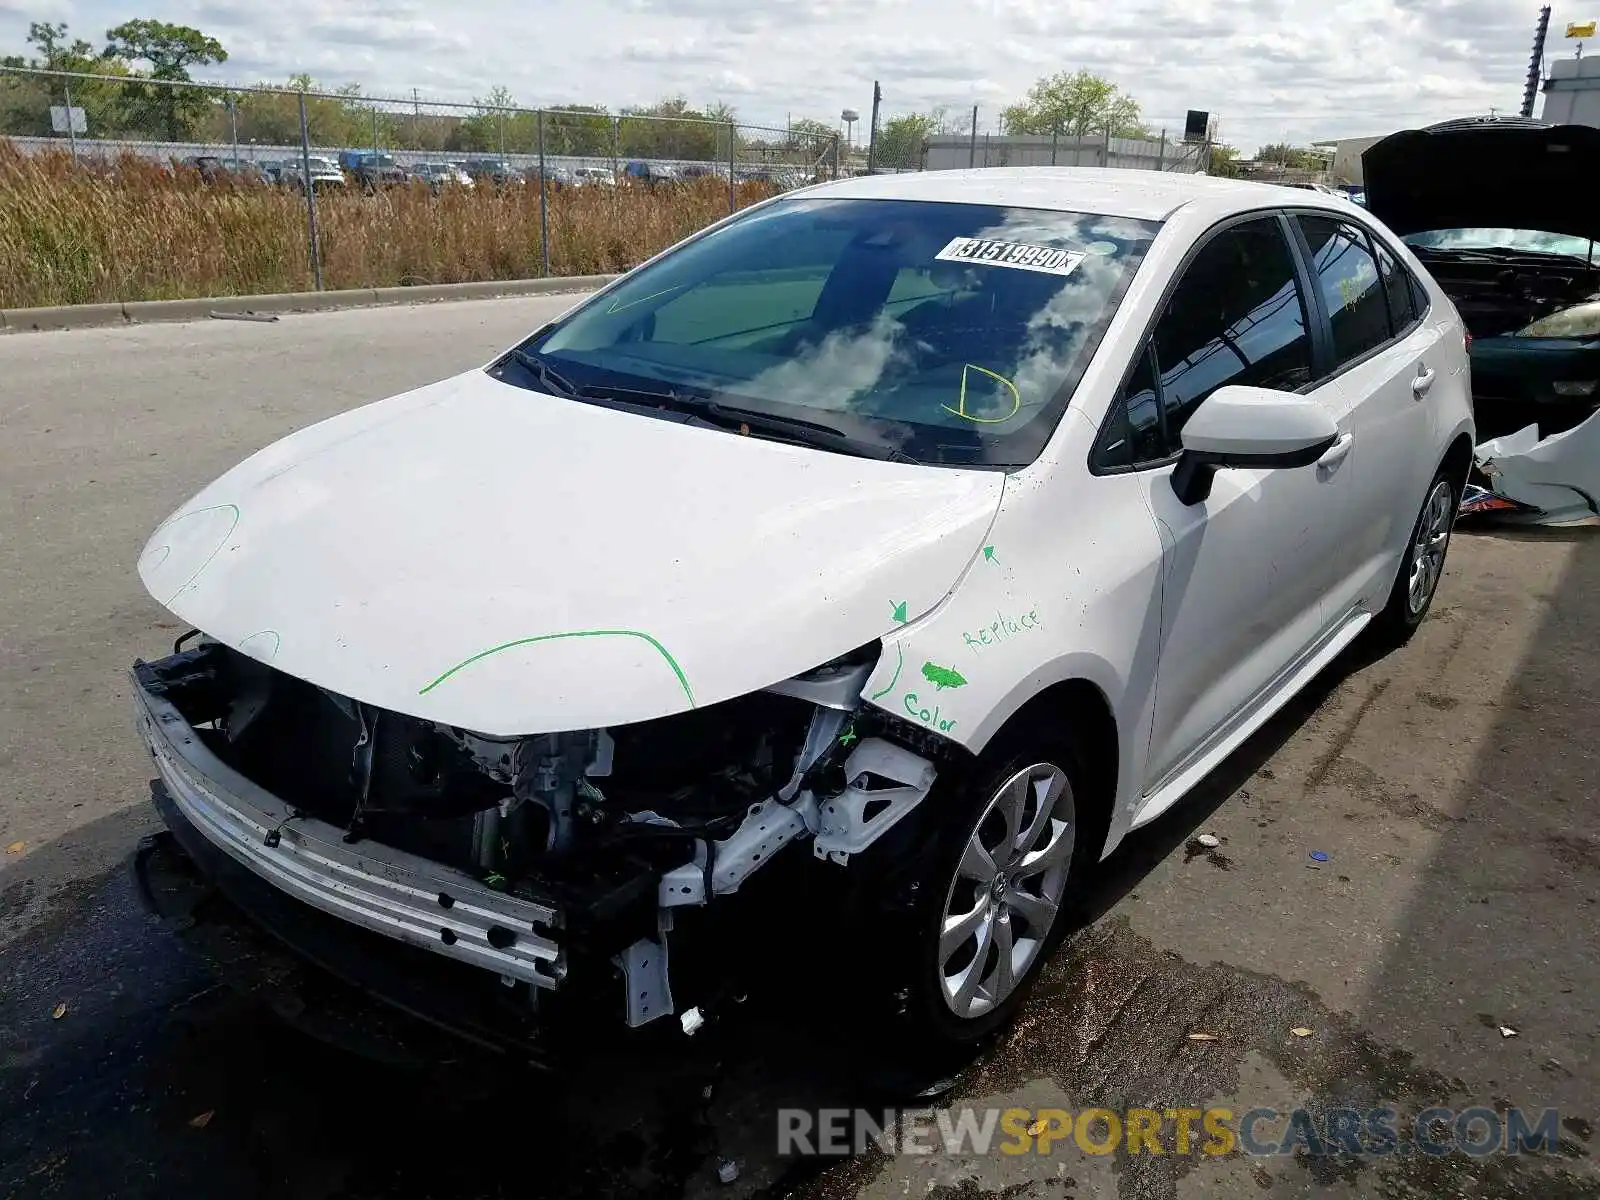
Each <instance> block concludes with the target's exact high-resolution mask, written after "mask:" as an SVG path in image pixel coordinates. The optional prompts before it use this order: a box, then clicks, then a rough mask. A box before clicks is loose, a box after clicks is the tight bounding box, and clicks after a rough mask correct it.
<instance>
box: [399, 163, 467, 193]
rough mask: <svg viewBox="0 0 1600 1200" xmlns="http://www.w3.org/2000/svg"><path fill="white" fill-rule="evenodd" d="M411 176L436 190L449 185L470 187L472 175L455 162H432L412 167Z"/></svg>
mask: <svg viewBox="0 0 1600 1200" xmlns="http://www.w3.org/2000/svg"><path fill="white" fill-rule="evenodd" d="M411 178H412V179H415V180H416V181H417V182H418V183H425V184H427V185H428V186H429V187H430V188H432V189H433V190H434V191H435V192H439V191H442V190H443V189H445V188H447V187H464V188H470V187H471V186H472V185H473V184H472V176H470V175H468V174H467V173H466V172H465V171H463V170H462V169H461V168H460V167H458V166H456V165H455V163H446V162H431V163H426V162H425V163H417V164H416V165H415V166H413V167H412V168H411Z"/></svg>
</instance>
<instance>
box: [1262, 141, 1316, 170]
mask: <svg viewBox="0 0 1600 1200" xmlns="http://www.w3.org/2000/svg"><path fill="white" fill-rule="evenodd" d="M1256 161H1257V162H1263V163H1275V164H1276V165H1278V166H1280V167H1287V168H1289V169H1290V170H1294V171H1314V170H1316V169H1317V168H1318V167H1320V166H1322V165H1323V159H1322V156H1321V155H1320V154H1318V153H1317V152H1316V151H1315V150H1306V149H1302V148H1301V147H1299V146H1291V145H1289V143H1287V142H1272V143H1270V144H1268V145H1265V146H1263V147H1261V149H1259V150H1257V151H1256Z"/></svg>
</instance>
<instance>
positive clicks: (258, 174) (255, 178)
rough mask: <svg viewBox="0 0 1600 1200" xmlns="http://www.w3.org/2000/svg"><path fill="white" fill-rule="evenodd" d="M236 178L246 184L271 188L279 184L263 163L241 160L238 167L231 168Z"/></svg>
mask: <svg viewBox="0 0 1600 1200" xmlns="http://www.w3.org/2000/svg"><path fill="white" fill-rule="evenodd" d="M229 169H230V170H231V171H232V172H233V175H234V178H236V179H238V180H240V181H242V182H246V183H259V184H263V185H267V186H270V185H272V184H274V183H276V182H277V180H276V179H275V178H273V175H272V173H271V172H270V171H268V170H267V169H266V167H265V166H264V165H263V164H262V163H258V162H250V161H249V160H241V161H240V162H239V164H238V166H230V168H229Z"/></svg>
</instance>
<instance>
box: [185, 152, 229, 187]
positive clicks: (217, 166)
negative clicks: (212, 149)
mask: <svg viewBox="0 0 1600 1200" xmlns="http://www.w3.org/2000/svg"><path fill="white" fill-rule="evenodd" d="M178 165H179V166H181V167H188V168H190V169H191V170H194V171H198V172H199V173H200V178H201V179H203V180H205V181H206V182H207V183H215V182H216V181H217V180H218V179H220V178H222V177H223V176H225V175H227V174H228V168H227V167H226V166H225V165H223V161H222V159H221V158H219V157H217V156H216V155H215V154H191V155H189V156H188V157H186V158H182V159H179V160H178Z"/></svg>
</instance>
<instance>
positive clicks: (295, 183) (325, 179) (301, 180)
mask: <svg viewBox="0 0 1600 1200" xmlns="http://www.w3.org/2000/svg"><path fill="white" fill-rule="evenodd" d="M307 172H309V173H310V181H311V186H312V188H314V189H315V190H316V191H319V192H321V191H326V190H328V189H329V188H342V187H344V186H345V185H346V183H347V180H346V179H345V174H344V172H343V171H341V170H340V169H339V164H338V163H336V162H334V160H333V159H331V158H325V157H323V156H322V155H320V154H313V155H311V156H310V157H309V158H286V159H284V160H283V162H282V163H281V164H280V165H279V167H278V182H279V183H281V184H283V185H284V186H285V187H291V188H294V189H295V190H296V191H298V192H301V193H304V192H305V190H306V176H307Z"/></svg>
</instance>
